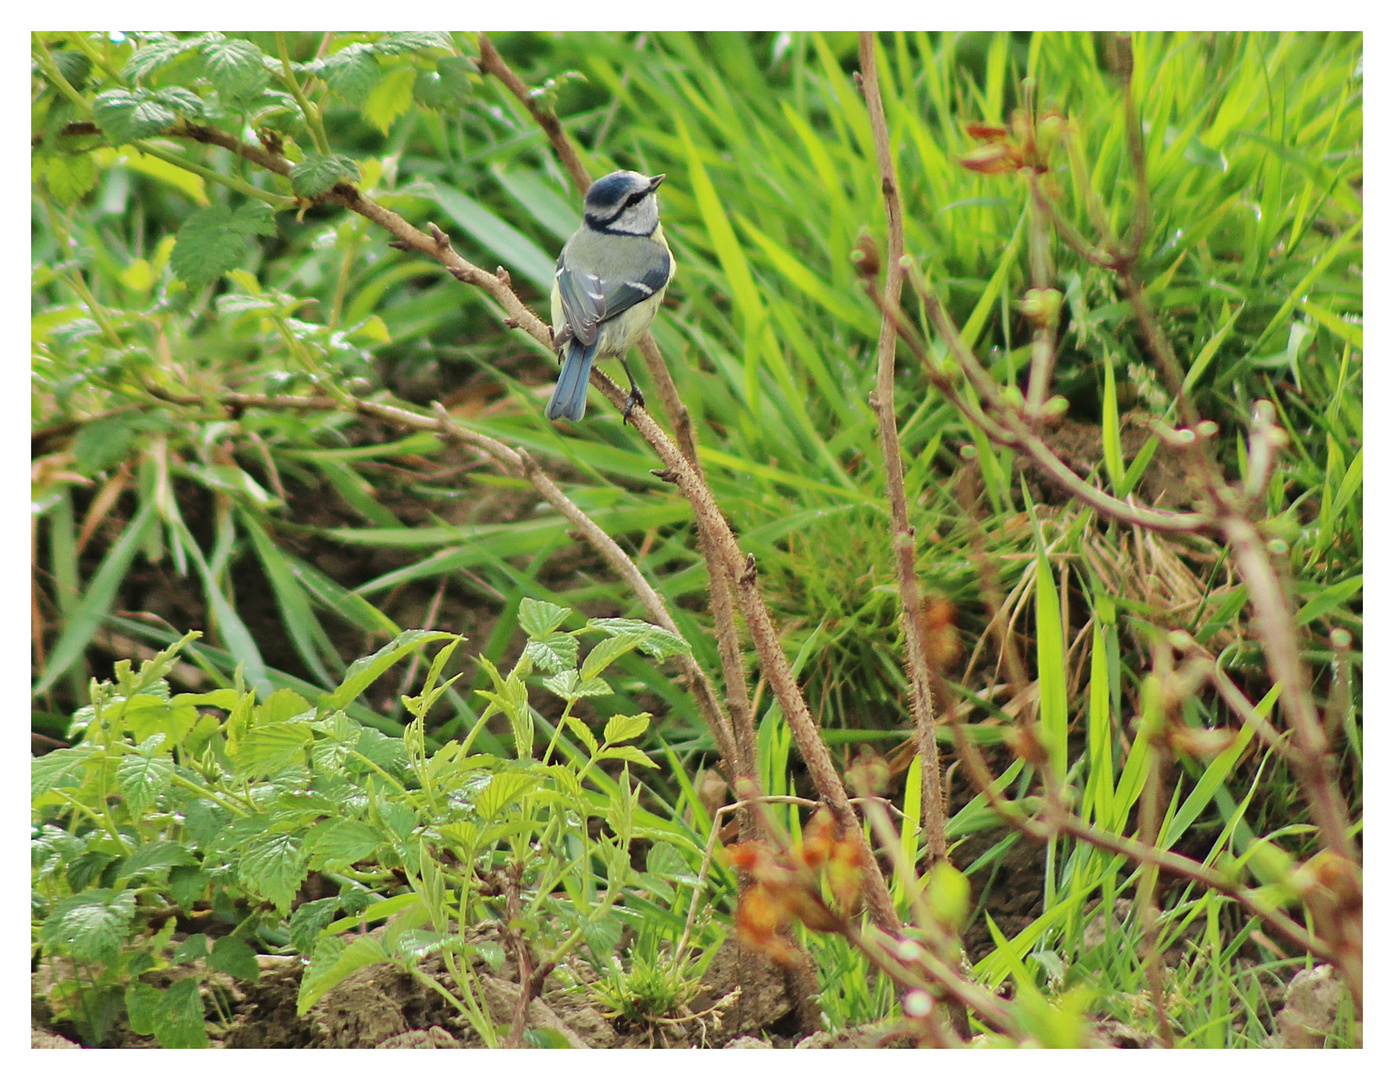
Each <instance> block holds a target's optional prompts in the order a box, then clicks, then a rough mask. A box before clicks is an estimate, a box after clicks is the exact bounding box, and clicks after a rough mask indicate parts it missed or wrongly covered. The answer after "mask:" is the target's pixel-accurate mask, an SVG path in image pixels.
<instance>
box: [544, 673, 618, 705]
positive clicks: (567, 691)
mask: <svg viewBox="0 0 1394 1080" xmlns="http://www.w3.org/2000/svg"><path fill="white" fill-rule="evenodd" d="M542 685H543V686H545V687H546V688H547V689H548V690H550V691H552V693H554V694H556V695H557V697H559V698H565V699H566V700H567V701H575V700H576V699H577V698H583V697H599V696H601V695H603V694H612V693H614V691H613V690H611V689H610V684H609V683H607V682H606V681H605V680H604V679H582V678H581V673H580V672H579V671H576V670H574V669H573V670H571V671H563V672H562V673H561V674H560V675H553V676H551V677H550V678H547V679H543V680H542Z"/></svg>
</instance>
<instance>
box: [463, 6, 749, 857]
mask: <svg viewBox="0 0 1394 1080" xmlns="http://www.w3.org/2000/svg"><path fill="white" fill-rule="evenodd" d="M479 54H480V65H481V67H482V68H483V69H484V71H485V72H487V73H488V74H490V75H493V76H494V77H495V78H497V79H498V80H499V81H500V82H501V83H503V85H504V86H505V87H507V88H508V91H509V92H510V93H511V94H512V95H513V96H514V97H515V98H517V99H518V101H519V102H520V103H522V105H523V106H524V107H525V108H526V109H527V110H528V112H529V113H530V114H531V115H532V117H533V119H534V120H535V121H536V122H537V125H538V126H539V127H540V128H541V129H542V130H543V132H544V133H545V134H546V135H547V138H548V140H549V141H550V142H551V144H552V147H553V149H554V150H556V152H557V156H558V157H559V158H560V159H561V162H562V165H563V166H564V167H565V169H566V171H567V174H568V175H569V176H570V177H571V181H572V183H574V184H575V185H576V188H577V190H578V191H581V192H584V191H585V190H586V189H587V188H588V187H589V186H590V182H591V178H590V174H589V172H588V171H587V170H586V167H585V166H584V165H583V164H582V163H581V157H580V154H579V153H578V152H577V150H576V147H575V145H574V144H573V143H572V142H571V139H570V137H569V136H568V135H567V134H566V130H565V129H564V128H563V127H562V124H561V121H560V120H559V119H558V118H557V114H556V113H555V112H554V111H553V110H552V109H550V108H547V107H545V106H544V105H543V104H542V99H541V98H540V97H539V96H538V95H537V94H536V93H534V92H533V91H531V90H529V89H528V87H527V84H526V83H524V82H523V80H522V79H520V78H519V77H518V75H517V74H516V73H515V72H514V71H513V69H512V68H511V67H509V65H508V63H507V61H505V60H504V58H503V56H502V55H501V54H500V53H499V51H498V49H497V48H495V46H494V43H493V42H492V41H491V40H490V39H489V36H488V35H487V34H485V33H482V32H481V33H480V34H479ZM639 347H640V351H641V353H642V354H643V357H644V364H645V366H646V367H647V368H648V372H649V377H650V378H651V379H652V380H653V385H654V387H655V388H656V389H657V390H658V398H659V400H660V401H661V402H662V403H663V409H664V412H665V413H666V414H667V415H668V418H669V420H670V422H671V423H672V425H673V430H674V431H675V432H676V433H677V437H678V444H679V446H681V448H682V452H683V456H685V457H686V458H687V460H688V462H689V463H690V464H691V465H692V468H693V469H694V470H696V472H697V474H698V476H699V477H700V476H701V472H702V467H701V464H700V463H699V461H698V458H697V443H696V439H695V437H694V434H693V430H692V418H691V416H690V415H689V414H688V411H687V406H686V405H684V404H683V402H682V398H681V397H679V395H678V389H677V386H676V384H675V383H674V382H673V376H672V373H671V372H670V371H669V370H668V365H667V363H666V362H665V361H664V359H663V354H662V353H661V352H660V351H659V348H658V343H657V342H655V341H654V339H653V335H652V334H645V335H644V337H643V340H642V341H641V342H640V343H639ZM697 526H698V528H697V542H698V546H699V547H700V548H701V551H702V558H703V561H704V562H705V563H706V564H707V566H708V568H711V567H714V566H715V565H716V558H717V557H716V547H715V544H714V541H713V539H712V536H711V533H710V532H709V530H708V529H707V527H706V525H705V524H704V522H703V519H701V518H699V519H698V522H697ZM708 591H709V593H710V596H711V601H712V616H713V619H714V621H715V623H716V637H717V644H718V647H719V650H720V656H721V668H722V674H723V677H724V679H725V683H726V706H727V709H728V710H729V711H730V716H731V719H732V721H733V727H734V731H733V734H734V742H733V744H732V746H731V749H732V750H733V751H734V753H735V755H736V756H735V757H732V758H729V760H730V762H731V767H732V769H733V770H734V773H735V774H736V775H740V776H745V777H746V778H747V779H750V780H758V776H759V773H758V770H757V767H756V763H755V721H754V715H753V712H752V707H751V701H750V689H749V686H748V684H747V682H746V677H745V664H744V659H743V651H742V649H741V642H740V634H739V632H738V631H737V629H736V621H735V614H734V604H733V599H732V596H731V583H730V581H729V580H728V579H727V578H726V576H725V575H723V574H718V573H709V574H708ZM723 753H725V751H724V750H723ZM741 823H742V833H743V834H745V833H746V832H748V830H749V828H750V826H751V823H752V819H751V818H750V817H749V815H746V814H744V813H742V816H741Z"/></svg>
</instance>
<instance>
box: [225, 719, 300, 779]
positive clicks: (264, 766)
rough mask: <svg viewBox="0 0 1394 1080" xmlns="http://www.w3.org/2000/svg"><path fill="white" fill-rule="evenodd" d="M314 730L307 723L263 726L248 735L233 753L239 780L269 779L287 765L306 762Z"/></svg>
mask: <svg viewBox="0 0 1394 1080" xmlns="http://www.w3.org/2000/svg"><path fill="white" fill-rule="evenodd" d="M314 737H315V736H314V729H313V728H311V727H310V725H309V724H308V723H307V722H305V721H304V720H283V721H280V722H277V723H273V724H263V725H261V726H259V727H255V728H253V729H252V730H251V731H249V732H247V734H246V735H244V736H243V737H242V738H241V739H240V740H239V741H238V745H237V749H236V750H235V751H233V753H232V763H233V765H235V766H236V767H237V773H238V775H239V776H244V777H252V776H270V775H271V774H272V773H275V772H279V771H280V770H281V769H284V768H285V767H286V766H288V765H299V764H302V763H303V762H304V761H305V752H306V750H308V749H309V746H310V743H311V742H313V741H314Z"/></svg>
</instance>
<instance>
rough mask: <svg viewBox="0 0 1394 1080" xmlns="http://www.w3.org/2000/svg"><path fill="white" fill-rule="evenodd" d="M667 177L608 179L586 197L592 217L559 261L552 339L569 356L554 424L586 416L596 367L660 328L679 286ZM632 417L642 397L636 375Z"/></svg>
mask: <svg viewBox="0 0 1394 1080" xmlns="http://www.w3.org/2000/svg"><path fill="white" fill-rule="evenodd" d="M661 183H663V174H662V173H660V174H659V175H658V176H645V175H643V174H642V173H637V172H629V171H620V172H612V173H610V175H609V176H602V177H601V178H600V179H599V180H597V181H596V182H595V183H594V184H592V185H591V186H590V190H589V191H587V192H586V205H585V217H584V219H583V220H582V222H581V227H580V228H579V229H577V230H576V234H575V235H574V236H572V238H571V239H570V240H568V241H567V242H566V246H565V247H564V248H562V249H561V256H560V257H559V258H558V259H557V279H556V282H555V283H554V284H553V286H552V335H553V341H554V342H555V344H556V347H557V349H558V350H560V351H561V354H562V362H561V375H560V376H558V378H557V388H556V389H555V390H553V391H552V400H551V401H549V402H548V403H547V419H549V420H560V419H562V418H565V419H567V420H580V419H581V418H582V417H583V416H585V415H586V386H587V385H588V384H589V382H590V375H591V365H592V364H594V363H595V361H596V360H597V359H598V358H601V357H611V356H614V357H618V358H619V360H620V363H622V364H624V354H625V353H627V352H628V351H629V350H630V348H631V347H633V346H634V345H635V344H636V343H637V342H638V341H639V339H640V338H642V337H643V336H644V334H645V332H646V331H647V330H648V328H649V324H650V323H651V322H653V316H654V313H655V312H656V311H657V310H658V305H659V304H661V303H662V302H663V294H664V291H665V290H666V289H667V288H668V282H670V281H672V280H673V270H674V267H675V264H674V262H673V253H672V252H671V251H670V250H669V249H668V241H667V240H666V239H664V237H663V226H662V225H660V224H659V223H658V196H657V195H656V194H655V192H657V191H658V185H659V184H661ZM624 373H625V374H626V375H629V403H628V404H627V405H626V406H625V415H626V416H628V415H629V410H630V409H631V408H632V407H633V406H634V405H635V404H643V401H644V399H643V396H642V395H641V394H640V393H639V391H638V389H637V388H636V387H635V385H634V376H633V375H630V374H629V365H628V364H625V365H624Z"/></svg>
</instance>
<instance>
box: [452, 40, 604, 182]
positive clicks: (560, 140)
mask: <svg viewBox="0 0 1394 1080" xmlns="http://www.w3.org/2000/svg"><path fill="white" fill-rule="evenodd" d="M479 67H480V69H481V70H482V71H484V72H485V73H486V74H489V75H492V76H494V78H496V79H498V80H499V82H501V83H503V85H504V86H506V87H508V91H509V93H511V94H512V95H513V96H514V97H515V98H517V99H518V100H519V101H520V102H522V104H523V107H524V108H526V109H527V110H528V112H529V113H531V114H532V118H533V120H534V122H535V123H536V124H537V126H538V127H540V128H541V129H542V132H543V134H544V135H546V136H547V138H548V140H549V141H550V142H551V144H552V149H554V150H555V151H556V152H557V157H559V158H561V163H562V165H563V166H565V168H566V172H567V175H568V176H570V177H571V182H572V183H573V184H575V185H576V190H577V191H578V192H580V193H581V194H585V191H586V188H588V187H590V186H591V178H590V173H588V172H587V171H586V167H585V166H584V165H582V164H581V157H580V155H579V154H577V153H576V148H575V147H574V146H572V145H571V140H570V139H568V138H567V137H566V131H565V130H564V129H563V128H562V126H561V121H560V120H559V119H557V114H556V112H554V111H553V110H552V109H550V108H547V107H546V106H544V105H543V104H542V99H541V98H540V97H539V96H538V95H537V94H536V93H535V92H534V91H532V90H530V89H528V85H527V83H525V82H523V80H522V79H520V78H518V76H517V75H516V74H515V73H514V71H513V69H512V68H511V67H509V66H508V64H507V63H506V62H505V61H504V59H503V57H502V56H500V55H499V51H498V49H496V48H495V47H494V43H493V42H492V41H491V40H489V35H488V34H486V33H484V32H483V31H480V33H479Z"/></svg>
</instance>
